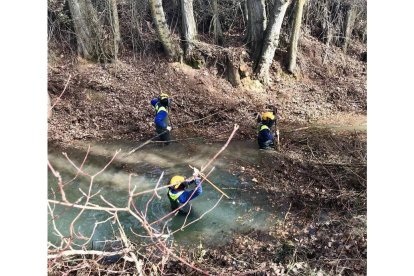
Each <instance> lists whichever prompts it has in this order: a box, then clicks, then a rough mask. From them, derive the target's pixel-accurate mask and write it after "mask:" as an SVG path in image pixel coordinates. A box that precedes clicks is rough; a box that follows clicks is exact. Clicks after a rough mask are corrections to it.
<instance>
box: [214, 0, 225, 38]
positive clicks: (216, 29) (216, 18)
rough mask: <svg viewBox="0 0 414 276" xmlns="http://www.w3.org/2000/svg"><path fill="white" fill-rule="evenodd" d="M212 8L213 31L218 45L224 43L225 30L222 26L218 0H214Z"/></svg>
mask: <svg viewBox="0 0 414 276" xmlns="http://www.w3.org/2000/svg"><path fill="white" fill-rule="evenodd" d="M211 2H212V3H211V4H212V9H213V19H212V24H213V32H214V43H216V44H217V45H223V42H224V39H223V30H222V28H221V23H220V17H219V12H218V3H217V0H212V1H211Z"/></svg>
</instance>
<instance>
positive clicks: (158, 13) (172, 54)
mask: <svg viewBox="0 0 414 276" xmlns="http://www.w3.org/2000/svg"><path fill="white" fill-rule="evenodd" d="M149 3H150V9H151V15H152V19H153V20H154V24H155V28H156V30H157V34H158V38H159V39H160V41H161V43H162V46H163V48H164V51H165V53H166V55H167V56H168V57H169V58H171V59H173V60H178V59H179V57H180V51H179V47H178V45H176V44H175V43H174V42H173V40H172V39H171V33H170V30H169V29H168V25H167V22H166V20H165V14H164V9H163V8H162V0H149Z"/></svg>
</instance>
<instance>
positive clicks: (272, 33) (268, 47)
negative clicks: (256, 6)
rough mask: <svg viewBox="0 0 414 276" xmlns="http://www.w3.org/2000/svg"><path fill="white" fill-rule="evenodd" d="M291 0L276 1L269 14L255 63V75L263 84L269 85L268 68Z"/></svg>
mask: <svg viewBox="0 0 414 276" xmlns="http://www.w3.org/2000/svg"><path fill="white" fill-rule="evenodd" d="M290 3H291V0H276V1H275V3H274V6H273V9H272V12H271V14H270V21H269V25H268V27H267V29H266V37H265V39H264V43H263V48H262V52H261V53H262V54H261V56H260V57H259V59H258V60H257V61H256V64H257V66H255V73H256V75H257V77H258V78H259V80H261V81H262V82H264V83H265V84H268V83H269V68H270V65H271V64H272V61H273V57H274V56H275V50H276V48H277V46H278V45H279V36H280V29H281V27H282V22H283V18H284V16H285V13H286V9H287V7H288V6H289V5H290Z"/></svg>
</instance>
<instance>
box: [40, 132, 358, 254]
mask: <svg viewBox="0 0 414 276" xmlns="http://www.w3.org/2000/svg"><path fill="white" fill-rule="evenodd" d="M312 128H323V129H329V130H330V131H334V132H335V131H366V124H362V125H357V126H330V125H329V126H322V127H321V126H313V127H312ZM223 144H224V142H221V143H209V142H205V141H203V140H191V141H180V142H174V143H172V144H170V145H168V146H162V145H161V144H156V143H151V144H148V145H146V146H145V147H143V148H140V149H139V150H137V151H136V152H134V153H133V154H131V155H129V156H127V155H126V153H128V152H129V151H130V150H131V149H133V148H135V147H137V145H140V143H139V142H131V141H106V142H96V143H90V142H89V145H90V146H91V148H90V152H89V155H88V158H87V160H86V162H85V164H84V166H83V169H84V171H85V172H87V173H89V174H91V175H93V174H95V173H96V172H98V171H100V170H102V168H104V166H105V165H106V164H107V163H108V162H109V161H110V160H111V158H112V157H113V156H114V154H115V151H116V150H119V149H121V152H120V153H119V154H118V155H117V157H116V159H115V160H114V161H113V162H112V163H111V164H110V165H109V166H108V167H107V168H106V169H105V170H104V171H103V172H102V173H101V174H99V175H98V176H97V177H96V178H94V182H93V183H94V184H93V188H92V191H91V194H95V193H97V192H99V194H98V195H97V196H95V197H94V198H93V200H92V203H94V204H98V205H100V206H105V207H109V206H108V205H107V204H106V203H105V202H104V201H103V200H102V199H101V197H100V196H102V197H103V198H104V199H106V200H107V201H109V202H111V203H112V204H113V205H115V206H117V207H126V206H127V200H128V181H129V175H130V173H134V174H135V175H136V176H133V177H132V178H131V186H132V187H135V186H136V190H135V192H140V191H145V190H149V189H153V188H154V187H155V186H156V183H157V181H158V180H159V178H160V176H161V174H162V173H164V176H163V178H162V179H161V184H160V185H161V186H162V185H164V184H167V183H168V181H169V179H170V178H171V177H172V176H174V175H177V174H178V175H183V176H185V177H189V176H191V174H192V169H191V168H190V167H189V165H192V166H196V167H198V168H200V167H201V166H202V165H204V164H206V162H207V161H208V160H210V159H211V158H212V157H213V156H214V155H215V154H216V153H217V152H218V151H219V149H220V148H221V147H222V146H223ZM87 147H88V144H85V143H81V142H79V143H78V144H77V145H76V144H75V145H74V146H73V147H72V148H69V149H65V150H64V151H65V152H66V153H67V155H68V156H69V158H70V159H71V160H72V161H73V162H74V163H75V164H76V165H77V166H79V165H80V164H81V163H82V160H83V159H84V157H85V154H86V152H87ZM62 151H63V149H61V148H57V147H49V150H48V158H49V161H50V163H51V164H52V166H53V167H54V169H55V170H57V171H59V173H60V175H61V176H62V179H63V182H64V183H66V182H69V183H68V184H66V185H65V193H66V197H67V199H68V200H69V201H70V202H75V201H76V200H78V199H79V198H80V197H81V196H82V193H87V192H88V189H89V184H90V181H91V179H90V177H86V176H82V175H79V176H77V177H76V179H74V180H73V178H74V176H75V175H76V172H77V170H76V168H75V167H74V166H72V165H71V164H70V162H69V161H68V160H67V159H66V158H65V157H64V155H63V154H62ZM268 154H270V153H268V152H264V151H260V150H258V148H257V144H256V141H232V142H231V143H230V145H229V146H228V147H227V148H226V150H225V151H224V152H223V153H222V154H221V155H220V156H219V158H218V159H217V160H215V161H214V163H213V165H214V166H215V170H214V171H213V172H212V173H211V174H210V176H209V177H208V178H209V179H210V180H211V181H212V182H213V183H215V184H217V185H218V186H219V187H220V188H221V189H222V190H223V191H224V192H225V193H226V194H227V195H228V196H229V197H230V199H227V198H225V197H223V199H222V200H221V201H220V202H219V203H218V204H217V206H216V207H215V208H214V209H213V210H211V212H208V213H206V212H207V211H208V210H210V209H211V208H212V207H213V206H214V205H215V204H216V203H217V201H218V200H219V198H220V196H221V194H220V193H219V192H218V191H217V190H215V189H214V188H213V187H212V186H211V185H210V184H208V183H206V182H204V183H203V193H202V194H201V195H200V196H199V197H198V198H196V199H194V200H192V201H191V205H192V208H191V212H190V215H189V216H188V218H186V217H185V216H183V215H177V216H174V217H172V218H171V219H169V220H168V221H167V224H166V225H167V227H168V230H170V231H175V230H177V229H180V228H181V226H182V225H183V223H184V222H185V221H186V223H190V222H192V221H194V220H197V219H199V218H200V217H202V218H201V219H199V220H198V221H196V222H195V223H193V224H191V225H190V226H188V227H186V228H185V229H183V230H182V231H181V230H180V231H177V232H176V233H174V234H173V235H172V236H171V238H172V239H174V240H175V241H176V242H178V243H180V244H182V245H189V246H194V245H198V244H199V243H200V242H201V243H203V244H221V243H223V242H225V241H227V240H228V239H229V238H231V237H232V235H233V234H234V233H235V232H239V233H240V232H244V231H248V230H252V229H261V230H265V229H269V228H270V227H271V226H274V225H275V224H277V223H278V220H281V219H283V217H284V213H283V211H286V210H285V209H286V208H285V207H286V206H274V204H273V203H272V202H269V201H268V199H267V197H266V195H264V194H261V193H259V192H257V191H256V190H254V189H252V186H253V185H255V183H254V182H252V179H248V178H247V177H245V176H244V175H243V168H242V167H241V166H242V164H246V163H249V164H253V165H256V166H259V164H260V163H261V162H262V160H263V158H264V157H265V158H266V157H268V156H267V155H268ZM231 167H232V168H237V169H236V172H234V173H231V172H230V171H231V170H230V168H231ZM258 169H259V168H258ZM207 171H208V170H207ZM72 180H73V181H72ZM48 182H49V185H48V193H49V195H48V196H49V199H54V198H55V196H56V198H57V199H58V200H60V199H61V197H60V195H58V186H57V180H56V177H55V176H54V175H53V174H52V173H51V171H50V170H48ZM166 193H167V189H163V190H161V191H159V195H160V196H161V199H158V198H154V199H153V200H151V201H150V203H149V204H148V208H147V202H148V201H149V199H150V198H151V197H152V193H148V194H145V195H142V196H138V197H137V198H136V200H135V202H134V203H135V205H136V207H137V208H138V210H140V211H144V210H145V209H146V208H147V210H148V211H147V218H148V221H149V222H153V221H157V220H158V219H160V218H162V217H163V216H164V215H166V214H167V213H169V212H170V203H169V200H168V198H167V194H166ZM83 202H84V199H83V201H81V203H83ZM78 213H79V209H74V208H71V207H65V206H60V205H56V206H55V209H54V218H55V219H54V220H52V219H51V216H50V214H49V216H48V240H49V241H50V242H51V243H53V244H57V243H58V242H59V238H58V237H57V235H56V233H55V229H54V227H53V222H54V223H55V226H56V228H57V229H58V230H59V231H60V232H61V234H62V235H63V236H69V225H70V223H71V221H72V220H73V219H74V218H75V217H76V216H77V214H78ZM108 218H109V214H108V213H106V212H102V211H85V212H84V213H83V214H82V215H81V216H80V217H79V219H78V220H77V222H76V223H75V225H74V229H75V230H76V231H77V232H78V233H81V234H82V235H84V236H87V237H89V236H90V235H91V233H92V232H93V229H94V227H95V223H96V222H102V221H105V220H106V219H108ZM119 218H120V221H121V223H122V225H123V227H124V230H125V232H126V234H127V235H128V237H129V238H130V239H131V240H138V239H139V238H138V236H137V235H135V234H134V233H143V230H142V228H141V225H140V224H139V222H138V221H137V220H136V219H135V218H134V217H133V216H131V215H129V214H128V213H125V212H124V213H122V212H121V213H119ZM116 226H117V225H116V224H113V220H108V221H105V222H104V223H100V224H98V225H97V226H96V229H95V231H94V234H93V236H92V239H91V240H92V241H102V240H111V239H114V238H115V237H116V236H119V233H117V232H116V231H115V230H114V229H116V228H117V227H116ZM160 227H162V225H160V226H159V228H160ZM76 242H77V243H78V244H79V243H82V242H85V241H82V240H79V241H76ZM88 245H90V243H88Z"/></svg>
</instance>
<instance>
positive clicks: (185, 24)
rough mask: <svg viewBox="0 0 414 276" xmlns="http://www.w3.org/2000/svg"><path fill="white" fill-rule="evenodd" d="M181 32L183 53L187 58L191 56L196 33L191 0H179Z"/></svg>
mask: <svg viewBox="0 0 414 276" xmlns="http://www.w3.org/2000/svg"><path fill="white" fill-rule="evenodd" d="M181 12H182V16H181V18H182V32H183V38H184V53H185V56H186V58H187V59H189V58H190V57H191V56H192V51H193V42H194V40H195V38H196V35H197V29H196V23H195V20H194V10H193V0H181Z"/></svg>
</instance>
